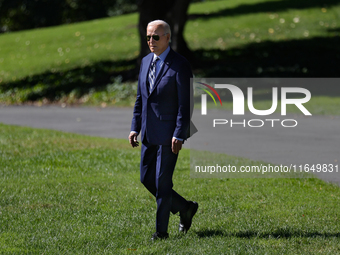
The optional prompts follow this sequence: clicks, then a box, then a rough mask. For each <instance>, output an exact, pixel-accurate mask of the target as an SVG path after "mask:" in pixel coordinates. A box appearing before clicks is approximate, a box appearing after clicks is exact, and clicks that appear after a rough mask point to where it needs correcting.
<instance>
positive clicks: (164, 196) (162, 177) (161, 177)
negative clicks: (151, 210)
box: [140, 139, 188, 233]
mask: <svg viewBox="0 0 340 255" xmlns="http://www.w3.org/2000/svg"><path fill="white" fill-rule="evenodd" d="M177 158H178V154H174V153H173V152H172V150H171V146H165V145H152V144H149V143H148V142H147V141H146V139H144V141H143V142H142V148H141V162H140V181H141V182H142V183H143V185H144V186H145V187H146V188H147V189H148V190H149V191H150V192H151V193H152V194H153V195H154V196H155V197H156V202H157V214H156V231H157V232H162V233H164V232H167V230H168V224H169V216H170V211H171V212H172V213H173V214H175V213H177V212H179V211H184V210H186V209H187V206H188V202H187V200H185V199H184V198H183V197H182V196H180V195H179V194H178V193H177V192H176V191H174V190H173V189H172V187H173V183H172V175H173V173H174V170H175V165H176V162H177Z"/></svg>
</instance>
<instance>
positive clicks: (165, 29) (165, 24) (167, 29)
mask: <svg viewBox="0 0 340 255" xmlns="http://www.w3.org/2000/svg"><path fill="white" fill-rule="evenodd" d="M149 25H161V26H162V27H163V28H164V33H167V34H169V35H170V37H171V29H170V26H169V24H168V23H166V22H165V21H164V20H160V19H157V20H154V21H151V22H149V23H148V26H149Z"/></svg>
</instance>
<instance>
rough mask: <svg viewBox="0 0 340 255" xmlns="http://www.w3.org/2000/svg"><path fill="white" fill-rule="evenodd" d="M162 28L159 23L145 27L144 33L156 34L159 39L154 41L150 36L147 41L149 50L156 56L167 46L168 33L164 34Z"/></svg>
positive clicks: (148, 34)
mask: <svg viewBox="0 0 340 255" xmlns="http://www.w3.org/2000/svg"><path fill="white" fill-rule="evenodd" d="M164 34H165V32H164V28H163V26H161V25H149V26H148V27H147V29H146V35H147V36H152V35H158V36H159V40H158V41H156V40H155V39H153V38H152V37H151V38H150V41H148V45H149V48H150V51H151V52H153V53H155V54H156V55H157V56H159V55H161V54H162V53H163V51H165V50H166V48H168V45H169V40H170V35H169V34H166V35H164Z"/></svg>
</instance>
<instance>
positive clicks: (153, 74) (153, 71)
mask: <svg viewBox="0 0 340 255" xmlns="http://www.w3.org/2000/svg"><path fill="white" fill-rule="evenodd" d="M158 60H159V58H158V57H157V58H156V59H155V60H154V61H152V63H151V66H150V71H149V82H150V87H149V92H150V93H151V91H152V89H153V85H154V84H155V80H156V62H157V61H158Z"/></svg>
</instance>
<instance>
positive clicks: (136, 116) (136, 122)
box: [131, 61, 143, 134]
mask: <svg viewBox="0 0 340 255" xmlns="http://www.w3.org/2000/svg"><path fill="white" fill-rule="evenodd" d="M142 68H143V61H142V63H141V66H140V72H139V75H140V74H141V71H142ZM140 81H141V79H140V76H139V77H138V87H137V97H136V102H135V106H134V109H133V117H132V122H131V131H135V132H137V133H138V134H139V132H140V130H141V124H142V94H141V88H140V83H141V82H140Z"/></svg>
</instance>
